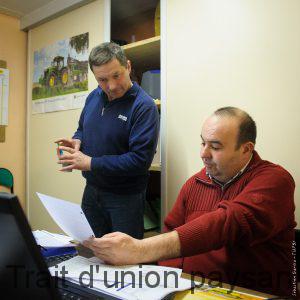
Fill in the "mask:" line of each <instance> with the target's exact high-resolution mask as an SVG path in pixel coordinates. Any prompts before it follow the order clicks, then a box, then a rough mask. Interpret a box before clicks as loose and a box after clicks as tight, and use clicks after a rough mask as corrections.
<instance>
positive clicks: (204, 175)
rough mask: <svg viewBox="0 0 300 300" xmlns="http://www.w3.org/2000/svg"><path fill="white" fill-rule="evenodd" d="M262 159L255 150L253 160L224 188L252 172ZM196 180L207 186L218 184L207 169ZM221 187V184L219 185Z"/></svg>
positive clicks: (198, 174) (197, 175)
mask: <svg viewBox="0 0 300 300" xmlns="http://www.w3.org/2000/svg"><path fill="white" fill-rule="evenodd" d="M261 160H262V159H261V158H260V156H259V155H258V153H257V152H256V151H255V150H254V151H253V155H252V158H251V159H250V161H249V162H248V164H247V165H246V166H245V167H244V168H243V169H242V170H241V171H240V172H239V173H238V174H236V175H235V176H234V177H233V178H231V180H229V181H228V182H227V183H225V184H223V187H224V186H227V185H229V184H230V183H232V182H233V181H234V180H235V179H236V178H238V177H240V176H242V175H243V174H245V173H247V172H248V171H250V170H252V169H253V168H254V167H255V166H256V165H257V164H258V163H260V162H261ZM195 178H196V180H200V181H202V182H204V183H206V184H211V185H215V184H217V183H216V182H215V181H214V180H213V179H212V178H211V177H210V176H209V175H208V174H207V172H206V168H203V169H202V170H201V171H200V172H199V173H197V174H196V176H195ZM218 185H219V184H218Z"/></svg>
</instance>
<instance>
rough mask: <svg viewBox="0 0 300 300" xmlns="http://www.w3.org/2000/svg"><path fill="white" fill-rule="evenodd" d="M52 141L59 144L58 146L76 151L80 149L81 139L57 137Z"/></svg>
mask: <svg viewBox="0 0 300 300" xmlns="http://www.w3.org/2000/svg"><path fill="white" fill-rule="evenodd" d="M54 143H57V144H59V146H64V147H69V148H72V149H74V150H76V151H78V150H79V149H80V145H81V140H78V139H59V140H57V141H55V142H54Z"/></svg>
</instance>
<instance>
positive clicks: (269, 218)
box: [176, 167, 295, 256]
mask: <svg viewBox="0 0 300 300" xmlns="http://www.w3.org/2000/svg"><path fill="white" fill-rule="evenodd" d="M294 189H295V183H294V181H293V179H292V177H291V176H290V174H289V173H288V172H286V171H285V170H284V169H282V168H280V167H277V168H276V169H267V168H266V169H262V170H261V171H260V172H257V173H256V174H255V176H253V177H252V179H251V180H250V182H249V183H248V184H247V186H246V187H245V188H244V189H243V191H242V192H241V193H240V194H239V195H238V196H237V197H236V198H234V199H233V200H230V201H227V200H222V201H220V203H219V205H218V208H217V210H215V211H212V212H209V213H206V214H204V215H202V216H200V217H198V218H196V219H194V220H192V221H190V222H188V223H186V224H184V225H181V226H179V227H177V228H176V230H177V232H178V234H179V238H180V243H181V251H182V256H192V255H196V254H200V253H204V252H208V251H211V250H216V249H219V248H221V247H223V246H225V245H234V244H235V243H247V244H249V245H250V246H253V245H255V244H258V243H261V242H264V241H266V240H268V239H270V238H272V237H273V236H275V235H276V234H278V233H279V232H280V231H282V230H284V229H286V228H288V227H290V226H292V227H293V226H295V222H294V210H295V206H294Z"/></svg>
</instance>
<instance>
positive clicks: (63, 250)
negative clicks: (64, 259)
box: [41, 247, 77, 257]
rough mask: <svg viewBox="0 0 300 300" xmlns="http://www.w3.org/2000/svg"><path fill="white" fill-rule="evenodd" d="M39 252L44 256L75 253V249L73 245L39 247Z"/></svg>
mask: <svg viewBox="0 0 300 300" xmlns="http://www.w3.org/2000/svg"><path fill="white" fill-rule="evenodd" d="M41 252H42V255H43V256H44V257H49V256H58V255H67V254H77V250H76V248H75V247H51V248H45V247H41Z"/></svg>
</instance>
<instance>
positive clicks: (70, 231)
mask: <svg viewBox="0 0 300 300" xmlns="http://www.w3.org/2000/svg"><path fill="white" fill-rule="evenodd" d="M37 195H38V197H39V198H40V200H41V201H42V203H43V204H44V206H45V208H46V209H47V211H48V213H49V214H50V216H51V217H52V218H53V220H54V221H55V222H56V224H57V225H58V226H59V227H60V228H61V229H62V230H63V231H64V232H65V233H66V234H67V235H69V236H70V237H72V238H73V239H74V240H77V241H79V242H83V241H84V240H87V239H88V238H89V237H91V236H94V233H93V230H92V228H91V226H90V224H89V222H88V221H87V219H86V217H85V215H84V213H83V211H82V209H81V207H80V205H78V204H75V203H72V202H69V201H65V200H61V199H58V198H54V197H51V196H47V195H43V194H40V193H37Z"/></svg>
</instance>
